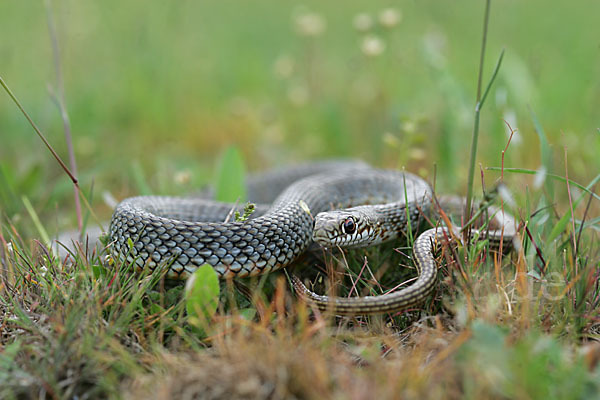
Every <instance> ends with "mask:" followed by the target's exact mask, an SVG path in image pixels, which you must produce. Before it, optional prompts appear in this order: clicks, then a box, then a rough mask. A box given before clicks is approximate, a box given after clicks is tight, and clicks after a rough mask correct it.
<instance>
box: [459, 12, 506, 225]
mask: <svg viewBox="0 0 600 400" xmlns="http://www.w3.org/2000/svg"><path fill="white" fill-rule="evenodd" d="M490 3H491V0H487V1H486V4H485V13H484V17H483V37H482V41H481V55H480V57H479V76H478V78H477V99H476V104H475V118H474V121H473V136H472V138H471V156H470V162H469V180H468V183H467V201H466V210H465V215H466V216H467V218H466V220H467V221H468V220H470V219H471V204H472V200H473V179H474V176H475V159H476V158H477V142H478V141H479V116H480V113H481V108H482V107H483V103H484V102H485V99H486V97H487V95H488V93H489V91H490V88H491V87H492V84H493V83H494V80H495V79H496V75H497V74H498V71H499V70H500V65H501V64H502V58H503V57H504V49H503V50H502V52H501V53H500V57H499V58H498V62H497V63H496V67H495V68H494V72H493V73H492V77H491V78H490V81H489V82H488V84H487V86H486V88H485V91H484V92H483V95H482V94H481V81H482V79H483V63H484V59H485V46H486V43H487V31H488V25H489V19H490ZM465 232H468V230H465ZM465 234H468V233H465Z"/></svg>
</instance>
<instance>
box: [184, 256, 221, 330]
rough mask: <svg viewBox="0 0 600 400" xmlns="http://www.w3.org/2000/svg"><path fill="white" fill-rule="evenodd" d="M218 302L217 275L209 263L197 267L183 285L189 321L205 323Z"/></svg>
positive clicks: (214, 310)
mask: <svg viewBox="0 0 600 400" xmlns="http://www.w3.org/2000/svg"><path fill="white" fill-rule="evenodd" d="M218 304H219V277H218V276H217V272H216V271H215V270H214V269H213V267H212V266H210V265H209V264H204V265H202V266H201V267H199V268H198V269H197V270H196V271H195V272H194V273H193V274H192V276H191V277H190V278H189V279H188V281H187V283H186V285H185V309H186V311H187V314H188V316H189V317H190V321H194V322H198V323H200V327H202V324H203V323H206V322H207V321H208V320H210V319H211V318H212V316H213V315H214V314H215V312H216V311H217V306H218Z"/></svg>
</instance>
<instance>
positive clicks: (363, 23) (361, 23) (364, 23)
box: [352, 13, 373, 32]
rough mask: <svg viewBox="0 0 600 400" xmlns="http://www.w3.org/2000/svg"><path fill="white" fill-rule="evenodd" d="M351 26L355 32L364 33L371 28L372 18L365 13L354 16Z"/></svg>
mask: <svg viewBox="0 0 600 400" xmlns="http://www.w3.org/2000/svg"><path fill="white" fill-rule="evenodd" d="M352 25H354V28H355V29H356V30H357V31H359V32H366V31H368V30H369V29H371V28H372V27H373V18H371V16H370V15H369V14H367V13H360V14H356V15H355V16H354V20H353V21H352Z"/></svg>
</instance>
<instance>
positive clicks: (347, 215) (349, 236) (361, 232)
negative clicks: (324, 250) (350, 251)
mask: <svg viewBox="0 0 600 400" xmlns="http://www.w3.org/2000/svg"><path fill="white" fill-rule="evenodd" d="M378 226H379V224H378V223H377V221H376V220H374V219H373V218H372V216H371V215H370V213H369V212H367V211H366V209H365V210H363V208H362V207H353V208H348V209H346V210H335V211H326V212H321V213H319V214H317V216H316V217H315V226H314V230H313V241H315V242H317V243H319V244H320V245H321V246H323V247H330V248H331V247H336V246H339V247H366V246H371V245H373V244H375V243H376V242H377V241H376V237H377V228H378Z"/></svg>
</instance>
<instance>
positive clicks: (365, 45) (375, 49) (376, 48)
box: [360, 35, 385, 57]
mask: <svg viewBox="0 0 600 400" xmlns="http://www.w3.org/2000/svg"><path fill="white" fill-rule="evenodd" d="M360 49H361V50H362V52H363V53H364V54H365V55H366V56H369V57H376V56H378V55H380V54H381V53H383V51H384V50H385V43H384V42H383V40H381V38H379V37H378V36H375V35H367V36H365V37H364V38H363V40H362V42H361V44H360Z"/></svg>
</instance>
